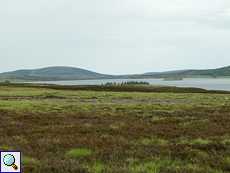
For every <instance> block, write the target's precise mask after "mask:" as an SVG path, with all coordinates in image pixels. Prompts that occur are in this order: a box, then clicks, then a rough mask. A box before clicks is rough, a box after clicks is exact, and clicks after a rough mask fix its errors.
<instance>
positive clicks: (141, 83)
mask: <svg viewBox="0 0 230 173" xmlns="http://www.w3.org/2000/svg"><path fill="white" fill-rule="evenodd" d="M101 85H149V82H145V81H140V82H138V81H126V82H121V83H116V82H107V83H105V84H103V83H102V84H101Z"/></svg>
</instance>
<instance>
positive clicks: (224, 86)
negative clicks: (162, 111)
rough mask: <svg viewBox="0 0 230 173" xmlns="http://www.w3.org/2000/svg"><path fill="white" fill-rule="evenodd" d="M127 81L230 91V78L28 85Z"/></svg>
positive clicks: (78, 83)
mask: <svg viewBox="0 0 230 173" xmlns="http://www.w3.org/2000/svg"><path fill="white" fill-rule="evenodd" d="M125 81H139V82H140V81H146V82H149V84H150V85H160V86H176V87H195V88H203V89H206V90H223V91H230V78H184V79H183V80H170V81H166V80H163V79H96V80H69V81H44V82H27V83H46V84H57V85H101V84H102V83H103V84H104V83H107V82H116V83H121V82H125Z"/></svg>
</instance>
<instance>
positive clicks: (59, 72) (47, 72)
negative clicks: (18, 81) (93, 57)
mask: <svg viewBox="0 0 230 173" xmlns="http://www.w3.org/2000/svg"><path fill="white" fill-rule="evenodd" d="M0 76H27V77H29V76H31V77H32V76H34V77H38V76H40V77H77V78H114V77H115V76H114V75H105V74H100V73H95V72H92V71H89V70H84V69H80V68H74V67H62V66H59V67H46V68H41V69H35V70H16V71H12V72H5V73H1V74H0Z"/></svg>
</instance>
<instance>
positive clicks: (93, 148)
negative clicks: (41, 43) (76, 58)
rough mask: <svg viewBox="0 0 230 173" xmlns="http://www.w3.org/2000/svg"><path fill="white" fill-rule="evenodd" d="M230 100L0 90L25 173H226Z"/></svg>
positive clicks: (3, 119)
mask: <svg viewBox="0 0 230 173" xmlns="http://www.w3.org/2000/svg"><path fill="white" fill-rule="evenodd" d="M229 100H230V92H225V91H207V90H204V89H198V88H177V87H154V86H59V85H47V84H16V83H0V151H21V152H22V172H43V173H46V172H82V173H83V172H84V173H86V172H111V173H118V172H120V173H125V172H127V173H131V172H139V173H141V172H142V173H144V172H146V173H147V172H149V173H150V172H151V173H152V172H175V173H176V172H181V173H190V172H194V173H201V172H213V173H217V172H218V173H219V172H223V173H224V172H230V134H229V133H230V104H229Z"/></svg>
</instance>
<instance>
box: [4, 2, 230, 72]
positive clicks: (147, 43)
mask: <svg viewBox="0 0 230 173" xmlns="http://www.w3.org/2000/svg"><path fill="white" fill-rule="evenodd" d="M229 6H230V1H228V0H211V1H210V0H209V1H208V0H193V1H190V0H174V1H171V0H161V1H159V0H133V1H132V2H131V1H128V0H110V1H106V0H97V1H95V0H87V1H80V0H68V1H64V0H33V1H29V0H20V1H15V0H1V1H0V22H1V24H2V26H1V28H0V33H1V40H0V49H1V51H0V56H1V57H4V58H5V59H7V60H10V62H11V63H9V62H7V61H4V62H3V64H2V66H3V68H1V70H2V72H3V71H9V70H16V69H20V68H38V67H43V66H52V65H69V66H75V67H81V68H85V69H89V70H92V71H97V72H101V73H107V74H123V73H139V72H140V73H142V72H146V71H163V70H175V69H176V68H178V69H184V68H216V67H218V66H225V65H226V66H227V65H229V63H230V59H229V58H228V57H229V55H230V52H229V50H228V47H229V46H230V41H229V40H230V30H229V29H230V24H229V23H230V22H229V20H230V9H229ZM217 57H218V58H217ZM185 59H186V60H185ZM210 59H212V60H211V61H210ZM34 61H36V63H33V62H34ZM156 61H157V62H158V63H156ZM12 62H15V63H12ZM90 62H93V64H91V63H90ZM101 62H106V63H107V64H116V66H117V67H118V66H120V68H119V70H117V69H118V68H111V67H108V66H106V63H101ZM166 62H168V63H169V64H167V63H166ZM200 62H202V64H201V63H200ZM9 64H10V65H9ZM138 66H141V67H140V68H137V67H138ZM127 67H128V68H127Z"/></svg>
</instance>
